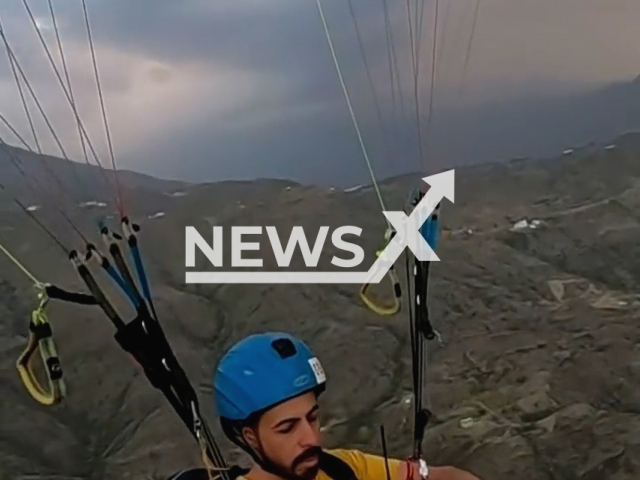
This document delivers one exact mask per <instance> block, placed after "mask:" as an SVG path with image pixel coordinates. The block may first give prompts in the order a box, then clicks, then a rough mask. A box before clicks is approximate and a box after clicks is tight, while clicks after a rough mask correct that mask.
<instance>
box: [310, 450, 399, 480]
mask: <svg viewBox="0 0 640 480" xmlns="http://www.w3.org/2000/svg"><path fill="white" fill-rule="evenodd" d="M327 453H330V454H331V455H334V456H336V457H338V458H339V459H340V460H342V461H344V462H345V463H346V464H347V465H349V466H350V467H351V469H352V470H353V472H354V473H355V474H356V477H357V478H358V480H387V467H386V462H385V458H384V457H382V456H378V455H371V454H369V453H364V452H361V451H360V450H347V449H336V450H327ZM388 462H389V476H390V477H391V480H398V478H399V473H398V472H399V467H400V465H402V464H403V463H404V462H402V461H401V460H396V459H394V458H389V459H388ZM315 480H331V478H329V476H328V475H327V474H326V473H324V472H322V471H320V472H318V475H317V476H316V478H315Z"/></svg>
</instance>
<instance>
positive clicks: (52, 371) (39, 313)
mask: <svg viewBox="0 0 640 480" xmlns="http://www.w3.org/2000/svg"><path fill="white" fill-rule="evenodd" d="M36 288H37V290H38V306H37V307H36V308H35V309H34V310H33V312H32V313H31V322H30V323H29V341H28V343H27V346H26V347H25V349H24V351H23V352H22V354H20V357H19V358H18V360H17V362H16V368H17V369H18V373H19V374H20V379H21V380H22V383H23V385H24V386H25V388H26V389H27V391H28V392H29V394H30V395H31V396H32V397H33V398H34V399H35V400H36V401H38V402H39V403H41V404H42V405H56V404H57V403H60V401H61V400H62V399H63V398H64V397H65V395H66V387H65V384H64V381H63V379H62V368H61V366H60V360H59V358H58V354H57V352H56V345H55V343H54V341H53V337H52V331H51V325H50V324H49V319H48V318H47V312H46V306H47V303H48V301H49V297H48V296H47V292H46V289H45V286H44V285H42V284H38V285H36ZM36 350H40V356H41V357H42V363H43V365H44V367H45V370H46V374H47V380H48V382H49V391H47V390H45V388H44V387H42V386H41V385H40V383H39V382H38V380H37V379H36V376H35V374H34V373H33V368H32V365H31V360H32V356H33V354H34V352H35V351H36Z"/></svg>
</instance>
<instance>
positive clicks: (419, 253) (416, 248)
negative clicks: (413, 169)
mask: <svg viewBox="0 0 640 480" xmlns="http://www.w3.org/2000/svg"><path fill="white" fill-rule="evenodd" d="M422 180H424V181H425V182H426V183H427V184H429V185H430V186H431V188H430V189H429V191H428V192H427V193H426V194H425V196H424V197H423V198H422V199H421V200H420V202H419V203H418V205H416V207H415V208H414V210H413V212H411V215H409V216H408V217H407V214H406V213H405V212H402V211H400V212H398V211H394V212H386V211H385V212H382V213H384V215H385V216H386V217H387V219H388V220H389V222H390V223H391V224H392V225H393V227H394V228H395V230H396V234H395V235H394V237H393V239H392V240H391V242H389V245H387V247H386V248H385V249H384V250H383V251H382V253H381V254H380V256H379V257H378V259H377V260H376V262H375V263H374V264H373V265H372V266H371V268H370V269H369V271H368V272H367V275H368V278H369V280H368V281H367V282H366V283H378V282H380V281H381V280H382V279H383V278H384V276H385V274H386V273H387V271H389V269H390V268H391V266H392V265H393V264H394V263H395V262H396V260H397V259H398V257H399V256H400V255H401V254H402V251H403V250H404V249H405V247H407V246H408V247H409V249H411V251H412V252H413V254H414V255H415V256H416V258H417V259H418V260H420V261H421V262H438V261H440V259H439V258H438V256H437V255H436V253H435V252H434V251H433V249H432V248H431V246H429V244H428V243H427V242H426V241H425V239H424V237H423V236H422V234H421V233H420V227H422V225H423V224H424V222H426V221H427V219H428V218H429V216H430V215H431V213H432V212H433V211H434V210H435V209H436V207H437V206H438V204H439V203H440V202H441V201H442V199H443V198H447V199H448V200H449V201H451V202H452V203H454V199H455V188H454V185H455V171H454V170H448V171H446V172H442V173H438V174H436V175H431V176H428V177H424V178H423V179H422Z"/></svg>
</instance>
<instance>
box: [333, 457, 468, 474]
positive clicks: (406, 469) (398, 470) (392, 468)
mask: <svg viewBox="0 0 640 480" xmlns="http://www.w3.org/2000/svg"><path fill="white" fill-rule="evenodd" d="M331 453H333V454H335V455H337V456H338V457H340V458H341V459H342V460H344V461H345V462H347V463H348V464H349V466H350V467H351V468H352V469H353V471H354V473H355V474H356V476H357V477H358V479H359V480H387V478H388V477H390V478H391V480H422V478H421V477H420V470H419V465H418V462H408V461H404V460H398V459H395V458H389V459H386V460H385V458H384V457H382V456H379V455H371V454H369V453H364V452H362V451H360V450H335V451H332V452H331ZM387 464H388V467H389V473H388V475H387ZM428 480H480V479H479V478H478V477H476V476H475V475H473V474H471V473H469V472H466V471H464V470H460V469H458V468H454V467H450V466H446V467H429V477H428Z"/></svg>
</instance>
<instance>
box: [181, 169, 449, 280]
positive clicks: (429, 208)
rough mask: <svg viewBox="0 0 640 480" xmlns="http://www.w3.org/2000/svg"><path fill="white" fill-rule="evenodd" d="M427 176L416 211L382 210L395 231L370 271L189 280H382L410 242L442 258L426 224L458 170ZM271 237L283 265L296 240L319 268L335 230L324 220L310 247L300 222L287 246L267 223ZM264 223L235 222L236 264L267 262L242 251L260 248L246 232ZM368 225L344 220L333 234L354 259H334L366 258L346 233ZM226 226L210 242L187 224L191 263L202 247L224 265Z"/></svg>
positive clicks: (229, 274)
mask: <svg viewBox="0 0 640 480" xmlns="http://www.w3.org/2000/svg"><path fill="white" fill-rule="evenodd" d="M423 180H424V181H425V182H426V183H427V184H429V185H430V186H431V188H429V190H428V191H427V193H426V194H425V195H424V197H423V198H422V199H421V200H420V202H418V204H417V205H416V206H415V208H414V210H413V211H412V212H411V214H410V215H408V216H407V214H406V213H405V212H403V211H384V212H382V213H383V214H384V215H385V217H386V218H387V220H388V221H389V223H390V224H391V225H392V227H393V228H394V229H395V235H394V236H393V238H392V239H391V241H390V242H389V244H388V245H387V246H386V248H385V249H384V250H383V251H382V252H381V254H380V255H379V256H378V258H377V259H376V261H375V262H374V264H373V265H372V266H371V267H370V268H369V270H367V271H364V272H363V271H359V272H357V271H356V272H354V271H331V272H318V271H224V272H223V271H201V272H194V271H187V272H186V274H185V282H186V283H243V284H249V283H253V284H266V283H280V284H294V283H307V284H309V283H316V284H317V283H336V284H340V283H356V284H364V283H368V284H371V283H378V282H380V281H381V280H382V279H383V278H384V276H385V275H386V273H387V272H388V271H389V269H390V268H391V266H392V265H393V264H394V263H395V262H396V260H397V259H398V257H399V256H400V255H401V254H402V252H403V251H404V249H405V248H407V247H408V248H409V249H410V250H411V252H413V254H414V255H415V256H416V258H417V259H418V260H420V261H423V262H437V261H440V259H439V258H438V256H437V255H436V253H435V252H434V251H433V249H432V248H431V247H430V246H429V244H428V243H427V242H426V240H425V239H424V237H423V236H422V234H421V233H420V227H422V225H423V224H424V223H425V222H426V221H427V219H428V218H429V216H430V215H431V213H432V212H433V211H434V210H435V208H436V207H437V205H438V204H439V203H440V202H441V201H442V199H443V198H447V199H448V200H449V201H451V202H452V203H453V202H454V192H455V188H454V185H455V173H454V170H448V171H446V172H442V173H439V174H436V175H431V176H428V177H424V178H423ZM264 230H266V233H267V236H268V238H269V241H270V243H271V248H272V250H273V253H274V256H275V258H276V261H277V263H278V266H279V267H288V266H289V264H290V262H291V258H292V256H293V253H294V251H295V248H296V245H299V246H300V250H301V253H302V256H303V258H304V262H305V266H306V267H307V268H313V267H316V266H317V265H318V262H319V259H320V255H321V253H322V248H323V247H324V244H325V242H326V239H327V236H328V234H329V227H326V226H323V227H321V228H320V232H319V233H318V236H317V238H316V242H315V244H314V246H313V249H311V248H310V247H309V242H308V241H307V236H306V235H305V233H304V229H303V227H300V226H295V227H293V229H292V232H291V235H290V237H289V241H288V243H287V246H286V248H283V246H282V242H281V241H280V237H279V236H278V233H277V231H276V228H275V227H271V226H268V227H264ZM261 233H263V227H261V226H233V227H231V267H234V268H238V267H239V268H242V267H244V268H247V267H249V268H251V267H253V268H261V267H262V266H263V261H262V259H260V258H252V259H248V258H242V252H243V251H248V250H259V249H260V244H259V243H258V242H247V241H244V240H243V238H242V237H243V235H248V234H261ZM361 233H362V229H361V228H359V227H356V226H342V227H338V228H336V229H335V230H334V231H333V233H332V234H331V243H332V244H333V245H334V246H335V247H336V248H338V249H340V250H344V251H346V252H349V253H351V254H353V258H351V259H347V260H345V259H343V258H339V257H336V256H334V257H333V258H332V260H331V263H332V264H333V265H335V266H337V267H340V268H345V269H347V268H351V269H352V268H354V267H357V266H358V265H360V264H361V263H362V261H363V260H364V256H365V254H364V250H363V249H362V247H360V246H359V245H357V244H355V243H352V242H348V241H346V240H344V239H343V238H342V237H343V236H344V235H347V234H350V235H356V236H360V234H361ZM222 239H223V227H221V226H215V227H213V243H212V244H209V243H208V242H207V241H206V240H205V239H204V238H203V237H202V236H201V235H200V233H199V232H198V231H197V230H196V229H195V228H194V227H190V226H187V227H186V229H185V266H186V267H187V268H194V267H195V257H196V247H197V248H198V249H199V250H200V251H201V252H202V253H203V254H204V255H205V256H206V257H207V259H208V260H209V262H211V264H212V265H213V266H214V267H217V268H221V267H223V260H222V258H223V257H222V254H223V251H222V243H223V242H222Z"/></svg>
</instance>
